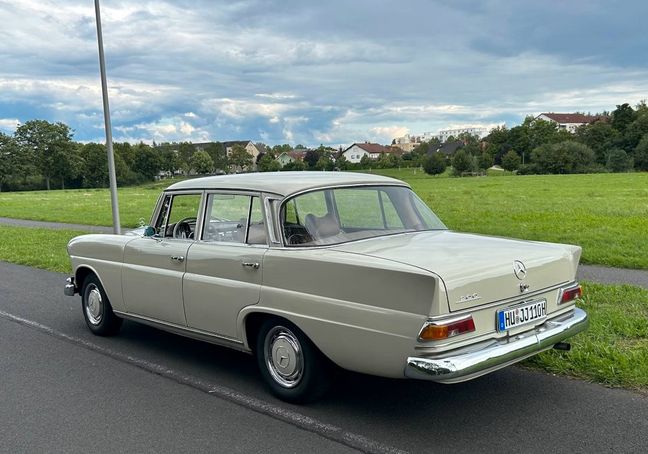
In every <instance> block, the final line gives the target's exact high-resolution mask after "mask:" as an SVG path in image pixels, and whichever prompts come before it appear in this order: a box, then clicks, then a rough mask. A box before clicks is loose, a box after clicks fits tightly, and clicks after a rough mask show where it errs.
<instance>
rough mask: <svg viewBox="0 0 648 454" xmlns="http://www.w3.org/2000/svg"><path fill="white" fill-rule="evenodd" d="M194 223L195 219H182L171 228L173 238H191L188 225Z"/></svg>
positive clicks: (191, 234)
mask: <svg viewBox="0 0 648 454" xmlns="http://www.w3.org/2000/svg"><path fill="white" fill-rule="evenodd" d="M191 222H193V223H194V224H195V223H196V218H195V217H190V218H182V219H180V220H179V221H178V222H176V224H175V225H174V226H173V238H191V237H193V232H192V231H191V225H190V223H191Z"/></svg>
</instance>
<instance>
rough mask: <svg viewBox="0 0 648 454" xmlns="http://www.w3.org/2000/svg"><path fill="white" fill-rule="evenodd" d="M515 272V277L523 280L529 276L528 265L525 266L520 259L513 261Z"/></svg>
mask: <svg viewBox="0 0 648 454" xmlns="http://www.w3.org/2000/svg"><path fill="white" fill-rule="evenodd" d="M513 272H514V273H515V277H517V278H518V279H519V280H523V279H524V278H526V276H527V269H526V266H524V263H522V262H520V261H519V260H516V261H514V262H513Z"/></svg>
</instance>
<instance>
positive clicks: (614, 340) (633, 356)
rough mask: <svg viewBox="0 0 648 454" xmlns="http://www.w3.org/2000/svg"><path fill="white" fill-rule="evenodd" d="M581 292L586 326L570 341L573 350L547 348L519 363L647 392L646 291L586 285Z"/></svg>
mask: <svg viewBox="0 0 648 454" xmlns="http://www.w3.org/2000/svg"><path fill="white" fill-rule="evenodd" d="M584 294H585V296H584V299H583V301H582V303H581V304H579V306H580V307H582V308H583V309H585V311H586V312H587V313H588V314H589V316H590V327H589V329H588V330H587V331H586V332H584V333H581V334H578V335H577V336H575V337H574V338H572V339H571V340H570V342H571V344H572V350H571V351H569V352H561V351H557V350H549V351H547V352H544V353H541V354H540V355H537V356H534V357H532V358H530V359H528V360H527V361H525V362H524V363H523V364H524V365H526V366H530V367H535V368H540V369H544V370H546V371H548V372H551V373H555V374H560V375H569V376H573V377H579V378H584V379H587V380H590V381H594V382H597V383H601V384H604V385H608V386H621V387H624V388H634V389H638V390H641V391H643V392H648V290H645V289H641V288H638V287H632V286H629V285H599V284H591V283H586V284H585V285H584Z"/></svg>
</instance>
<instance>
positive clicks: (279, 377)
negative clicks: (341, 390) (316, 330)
mask: <svg viewBox="0 0 648 454" xmlns="http://www.w3.org/2000/svg"><path fill="white" fill-rule="evenodd" d="M256 358H257V364H258V365H259V369H260V371H261V375H262V376H263V378H264V380H265V382H266V384H267V385H268V386H269V388H270V391H271V392H272V393H273V394H274V395H275V396H277V397H278V398H280V399H282V400H285V401H287V402H293V403H303V402H312V401H313V400H316V399H318V398H319V397H321V396H322V395H323V394H324V393H325V392H326V391H327V390H328V388H329V385H330V367H331V365H330V363H329V361H328V359H327V358H326V357H325V356H324V355H323V354H322V353H321V352H320V351H319V350H318V349H317V347H315V345H313V343H312V342H311V341H310V339H308V337H306V335H305V334H304V333H303V332H302V331H301V330H300V329H299V328H297V327H296V326H295V325H294V324H292V323H290V322H288V321H287V320H282V319H277V318H270V319H267V320H265V321H264V322H263V323H262V324H261V327H260V329H259V333H258V336H257V342H256Z"/></svg>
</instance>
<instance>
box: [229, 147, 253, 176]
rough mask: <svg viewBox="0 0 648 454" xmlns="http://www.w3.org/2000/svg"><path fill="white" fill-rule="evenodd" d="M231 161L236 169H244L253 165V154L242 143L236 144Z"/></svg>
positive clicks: (230, 157)
mask: <svg viewBox="0 0 648 454" xmlns="http://www.w3.org/2000/svg"><path fill="white" fill-rule="evenodd" d="M229 163H230V165H231V166H232V167H233V168H234V170H244V169H247V168H248V167H250V166H251V165H252V155H251V154H250V153H248V152H247V150H246V149H245V148H244V147H242V146H241V145H234V146H233V147H232V153H231V154H230V156H229Z"/></svg>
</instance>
